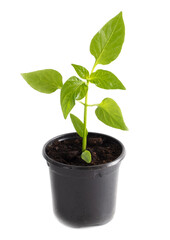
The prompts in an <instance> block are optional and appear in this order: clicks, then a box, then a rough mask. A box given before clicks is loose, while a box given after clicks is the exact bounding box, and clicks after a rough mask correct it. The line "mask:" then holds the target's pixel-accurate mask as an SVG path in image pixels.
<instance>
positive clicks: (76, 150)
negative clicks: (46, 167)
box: [46, 136, 122, 166]
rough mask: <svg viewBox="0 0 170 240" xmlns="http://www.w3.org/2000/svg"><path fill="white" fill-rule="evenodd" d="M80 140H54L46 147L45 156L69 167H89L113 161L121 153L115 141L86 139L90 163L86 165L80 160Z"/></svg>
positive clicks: (78, 138)
mask: <svg viewBox="0 0 170 240" xmlns="http://www.w3.org/2000/svg"><path fill="white" fill-rule="evenodd" d="M81 147H82V139H81V138H80V137H77V138H72V139H67V140H62V141H59V140H54V141H52V142H51V143H50V144H49V145H48V146H47V147H46V153H47V155H48V156H49V157H50V158H52V159H53V160H56V161H57V162H61V163H64V164H69V165H78V166H87V165H88V166H89V165H99V164H104V163H108V162H112V161H114V160H115V159H116V158H117V157H119V156H120V154H121V152H122V148H121V146H120V145H119V144H118V143H117V142H116V141H113V140H112V141H111V142H110V141H109V140H108V139H107V138H101V137H98V136H97V137H88V139H87V150H89V151H90V152H91V155H92V161H91V163H86V162H85V161H83V160H82V159H81V153H82V152H81Z"/></svg>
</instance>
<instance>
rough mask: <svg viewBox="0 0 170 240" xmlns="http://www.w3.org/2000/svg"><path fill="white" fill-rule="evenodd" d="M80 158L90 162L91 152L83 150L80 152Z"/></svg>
mask: <svg viewBox="0 0 170 240" xmlns="http://www.w3.org/2000/svg"><path fill="white" fill-rule="evenodd" d="M81 158H82V159H83V160H84V161H85V162H86V163H90V162H91V153H90V152H89V151H88V150H85V151H84V152H82V154H81Z"/></svg>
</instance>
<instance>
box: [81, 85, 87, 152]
mask: <svg viewBox="0 0 170 240" xmlns="http://www.w3.org/2000/svg"><path fill="white" fill-rule="evenodd" d="M88 86H89V81H87V87H88ZM88 90H89V89H87V93H86V97H85V104H84V130H83V143H82V152H84V151H85V150H86V146H87V132H86V127H87V105H88V104H87V102H88Z"/></svg>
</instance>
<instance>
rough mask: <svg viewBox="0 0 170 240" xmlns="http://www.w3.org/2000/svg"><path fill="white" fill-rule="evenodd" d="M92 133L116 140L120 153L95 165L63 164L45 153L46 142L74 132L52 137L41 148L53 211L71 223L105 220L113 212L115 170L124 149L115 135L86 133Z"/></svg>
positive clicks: (79, 223)
mask: <svg viewBox="0 0 170 240" xmlns="http://www.w3.org/2000/svg"><path fill="white" fill-rule="evenodd" d="M94 135H95V136H96V135H97V136H100V137H107V138H108V139H109V141H113V140H114V141H115V140H116V141H117V142H118V144H120V146H121V148H122V153H121V155H120V156H119V157H118V158H117V159H116V160H114V161H113V162H110V163H106V164H101V165H95V166H74V165H66V164H62V163H59V162H57V161H55V160H53V159H51V158H49V157H48V156H47V154H46V146H47V145H48V144H49V143H50V142H52V141H53V140H54V139H58V140H60V141H63V140H65V139H70V138H76V137H77V134H76V133H68V134H63V135H61V136H58V137H56V138H53V139H51V140H50V141H48V142H47V143H46V144H45V145H44V148H43V156H44V158H45V159H46V160H47V164H48V166H49V170H50V178H51V187H52V197H53V208H54V213H55V214H56V216H57V217H58V218H59V219H60V220H61V221H62V222H64V223H65V224H67V225H69V226H72V227H86V226H95V225H102V224H105V223H107V222H109V221H110V220H111V219H112V217H113V215H114V212H115V204H116V192H117V181H118V171H119V166H120V162H121V160H122V159H123V158H124V156H125V149H124V146H123V145H122V143H121V142H119V141H118V140H117V139H115V138H112V137H110V136H107V135H104V134H99V133H89V134H88V136H91V137H93V136H94Z"/></svg>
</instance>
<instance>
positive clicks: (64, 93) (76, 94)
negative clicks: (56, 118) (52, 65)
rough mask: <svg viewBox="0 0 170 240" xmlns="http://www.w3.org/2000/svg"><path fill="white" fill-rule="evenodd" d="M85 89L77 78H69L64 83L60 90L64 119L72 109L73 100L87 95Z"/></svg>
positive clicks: (83, 84)
mask: <svg viewBox="0 0 170 240" xmlns="http://www.w3.org/2000/svg"><path fill="white" fill-rule="evenodd" d="M87 89H88V87H87V85H86V84H85V83H84V82H83V81H82V80H80V79H78V78H77V77H71V78H69V79H68V80H67V81H66V82H65V83H64V85H63V87H62V89H61V95H60V101H61V108H62V111H63V115H64V118H65V119H66V118H67V116H68V114H69V112H70V111H71V109H72V108H73V107H74V105H75V100H76V99H77V100H80V99H82V98H84V97H85V95H86V93H87Z"/></svg>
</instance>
